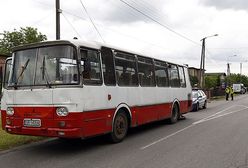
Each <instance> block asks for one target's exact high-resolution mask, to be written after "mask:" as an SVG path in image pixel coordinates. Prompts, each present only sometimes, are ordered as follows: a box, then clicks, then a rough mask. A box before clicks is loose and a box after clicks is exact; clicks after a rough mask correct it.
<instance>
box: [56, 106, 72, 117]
mask: <svg viewBox="0 0 248 168" xmlns="http://www.w3.org/2000/svg"><path fill="white" fill-rule="evenodd" d="M56 114H57V115H58V116H67V115H68V114H69V112H68V109H67V108H66V107H58V108H57V109H56Z"/></svg>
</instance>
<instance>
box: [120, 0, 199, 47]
mask: <svg viewBox="0 0 248 168" xmlns="http://www.w3.org/2000/svg"><path fill="white" fill-rule="evenodd" d="M120 1H121V2H122V3H124V4H126V5H127V6H129V7H130V8H132V9H133V10H135V11H137V12H139V13H140V14H142V15H144V16H145V17H147V18H149V19H150V20H152V21H154V22H155V23H157V24H159V25H160V26H162V27H164V28H166V29H167V30H169V31H171V32H172V33H174V34H176V35H178V36H180V37H181V38H183V39H185V40H187V41H190V42H191V43H194V44H196V45H200V44H199V43H197V42H195V41H193V40H191V39H190V38H188V37H186V36H184V35H182V34H180V33H178V32H176V31H174V30H173V29H171V28H170V27H168V26H166V25H164V24H162V23H160V22H159V21H157V20H156V19H154V18H152V17H151V16H149V15H147V14H145V13H144V12H142V11H140V10H139V9H137V8H135V7H133V6H132V5H130V4H129V3H127V2H126V1H124V0H120Z"/></svg>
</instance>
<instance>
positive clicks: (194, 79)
mask: <svg viewBox="0 0 248 168" xmlns="http://www.w3.org/2000/svg"><path fill="white" fill-rule="evenodd" d="M189 79H190V84H191V86H192V87H194V86H195V85H198V82H199V81H198V78H197V77H196V76H191V75H189Z"/></svg>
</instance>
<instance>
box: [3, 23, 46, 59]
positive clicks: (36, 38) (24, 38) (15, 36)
mask: <svg viewBox="0 0 248 168" xmlns="http://www.w3.org/2000/svg"><path fill="white" fill-rule="evenodd" d="M2 35H3V38H2V39H0V53H1V54H6V55H10V53H11V51H12V48H13V47H16V46H18V45H21V44H28V43H35V42H40V41H44V40H47V37H46V35H43V34H41V33H40V32H38V30H37V28H32V27H26V28H23V27H21V28H20V30H19V31H18V30H16V29H14V31H12V32H9V31H4V33H3V34H2Z"/></svg>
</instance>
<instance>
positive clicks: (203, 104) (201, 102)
mask: <svg viewBox="0 0 248 168" xmlns="http://www.w3.org/2000/svg"><path fill="white" fill-rule="evenodd" d="M192 102H193V103H192V106H193V107H192V111H198V110H199V109H200V108H203V109H205V108H207V96H206V94H205V93H204V92H203V91H202V90H200V89H195V90H192Z"/></svg>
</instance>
